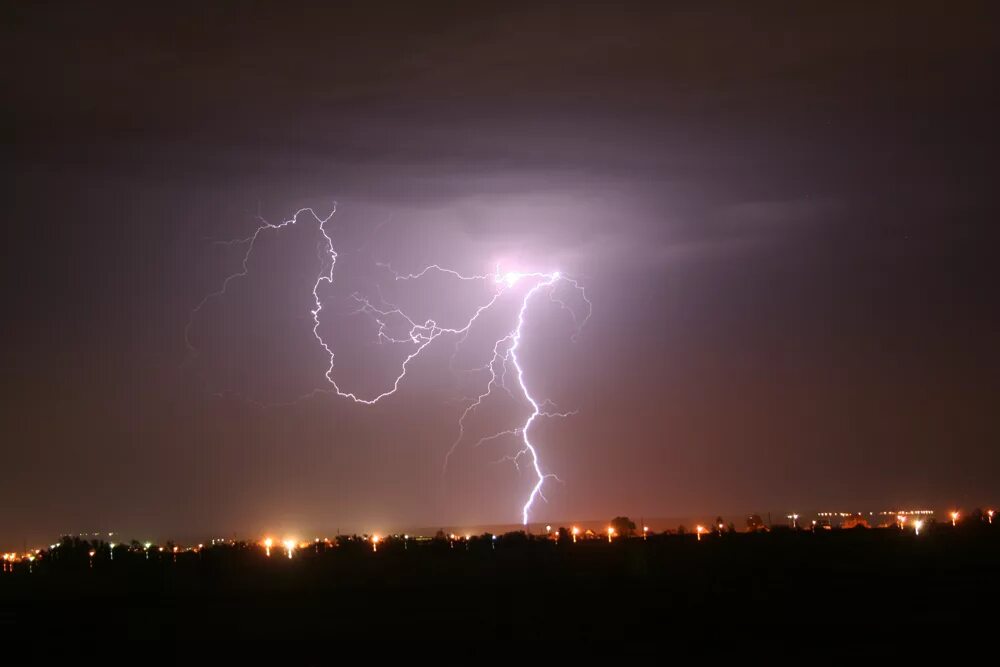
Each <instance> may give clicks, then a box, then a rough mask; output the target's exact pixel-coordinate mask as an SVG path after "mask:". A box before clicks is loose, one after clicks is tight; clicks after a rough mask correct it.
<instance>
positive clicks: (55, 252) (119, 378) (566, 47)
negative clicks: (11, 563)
mask: <svg viewBox="0 0 1000 667" xmlns="http://www.w3.org/2000/svg"><path fill="white" fill-rule="evenodd" d="M418 4H419V6H417V5H418ZM931 6H932V7H933V5H931ZM275 7H276V8H275V9H274V10H272V12H266V11H254V12H251V11H248V10H246V9H244V8H241V7H240V6H239V5H236V4H234V5H231V6H227V5H220V6H218V7H216V8H214V9H204V8H202V7H200V6H198V5H192V6H191V7H189V8H187V9H177V8H173V9H171V10H162V11H152V10H148V9H144V8H141V7H135V6H130V5H127V4H125V5H121V6H118V7H113V6H107V7H104V8H94V7H88V6H84V5H77V4H72V3H69V4H66V5H65V6H59V5H58V4H55V5H50V4H46V5H45V6H23V7H18V8H16V9H11V10H10V12H9V13H10V14H11V17H10V18H11V20H10V22H9V25H8V26H7V27H6V28H5V31H8V32H9V33H10V34H6V35H5V36H4V39H3V40H2V42H3V43H4V45H5V49H6V51H7V55H8V61H9V62H13V61H14V60H15V59H16V62H17V63H18V66H17V67H16V68H14V70H13V71H12V72H11V73H10V76H9V79H10V81H9V84H8V86H7V87H6V88H7V89H8V92H7V98H8V99H7V102H8V103H7V104H6V105H5V108H6V109H7V114H6V115H7V116H8V118H9V121H10V123H9V124H11V125H12V126H13V127H14V128H15V129H16V134H15V137H14V141H13V144H12V146H11V148H10V150H8V151H5V153H6V155H5V158H4V159H5V161H6V162H8V164H7V165H6V166H7V169H6V172H7V173H8V174H11V176H10V186H11V188H10V194H9V195H8V197H6V198H5V202H6V209H5V212H6V225H5V229H6V230H7V234H8V240H7V247H8V249H9V252H8V259H7V261H6V262H5V263H4V265H5V271H6V272H7V274H8V275H6V276H5V280H4V285H5V297H6V298H5V311H6V316H5V318H4V320H5V324H4V327H3V337H4V344H3V346H2V350H3V352H2V354H3V368H4V369H5V377H4V382H3V385H2V386H3V389H2V391H3V401H2V404H3V411H2V420H3V421H2V432H3V441H4V444H3V452H2V454H3V463H2V465H0V505H2V506H3V508H4V511H3V512H2V513H0V541H2V543H3V544H6V543H7V541H10V540H14V541H15V542H18V541H19V540H21V539H28V540H29V541H31V540H36V539H42V540H47V539H49V538H50V537H51V536H53V535H55V534H58V533H62V532H78V531H83V530H115V531H119V532H121V533H125V534H127V535H136V536H140V537H141V536H147V535H148V536H149V537H151V538H167V537H170V536H172V535H181V534H183V535H187V534H195V535H197V534H203V533H206V532H213V531H215V532H221V531H229V532H232V531H234V530H235V531H240V532H241V533H243V534H245V533H246V532H250V531H258V530H263V529H271V528H274V529H287V530H294V531H301V532H302V533H303V534H306V533H309V534H311V531H313V530H323V531H328V532H332V531H333V530H335V529H336V528H338V527H339V528H340V529H342V530H345V531H347V530H358V531H365V530H372V529H376V528H377V529H379V530H386V529H391V528H395V527H407V526H438V525H442V526H448V525H461V524H469V523H487V522H496V523H516V522H517V521H518V520H519V515H518V508H519V505H520V503H519V499H521V498H522V497H523V496H524V494H525V491H526V489H529V488H530V484H531V480H530V479H529V477H528V476H526V475H523V474H521V475H519V474H518V471H517V470H516V469H514V468H513V467H512V466H511V465H509V464H501V465H494V464H492V462H493V461H495V460H497V459H498V458H500V457H502V456H503V455H504V454H507V453H509V452H510V449H511V448H510V446H507V445H509V443H507V445H505V443H502V442H497V443H489V444H484V445H482V446H480V447H472V446H465V447H460V448H458V449H457V450H456V453H455V455H454V456H453V457H452V460H451V462H450V464H449V468H448V471H447V473H446V474H442V471H441V466H442V460H443V457H444V455H445V453H446V452H447V451H448V449H449V447H450V446H451V444H452V442H453V441H454V437H455V432H456V423H457V419H458V416H459V415H460V414H461V412H462V409H463V407H464V405H465V403H464V402H463V397H465V396H469V395H472V396H474V395H475V393H474V392H475V389H476V388H477V386H478V385H477V384H476V382H474V381H473V379H471V378H469V377H467V374H457V375H456V374H454V373H452V372H451V371H450V370H449V362H450V361H451V358H450V357H451V354H452V351H453V349H454V348H453V346H452V345H451V344H443V345H440V346H438V345H436V344H435V345H434V346H431V347H429V348H428V349H427V354H426V355H422V356H421V358H420V359H419V361H418V363H415V364H414V365H413V367H412V371H411V373H412V377H410V378H408V380H410V381H409V382H407V383H405V384H404V385H403V386H402V387H401V389H400V391H399V394H398V396H394V397H393V399H394V400H392V401H386V402H380V403H379V404H378V405H375V406H359V405H354V404H352V403H351V402H350V401H345V400H342V399H341V400H338V399H337V398H336V397H330V396H318V397H316V398H313V399H310V400H307V401H302V402H299V403H297V404H295V405H293V406H290V407H266V408H262V407H258V406H257V405H255V404H254V403H253V402H251V401H247V400H244V399H245V398H250V399H253V401H259V402H265V403H267V402H281V401H285V400H288V399H290V398H294V397H295V396H298V395H301V394H302V393H305V392H308V391H310V390H311V389H313V388H316V387H320V386H323V383H324V382H325V381H324V380H323V377H322V376H323V372H324V371H325V369H326V363H325V361H326V360H325V357H324V353H323V350H322V349H321V348H320V347H318V346H317V344H316V341H315V339H314V338H313V336H312V328H311V327H312V321H311V315H310V309H311V308H312V294H311V288H312V285H313V284H314V282H315V279H316V276H317V274H318V272H319V271H320V270H322V268H323V266H322V261H323V259H322V257H321V253H320V252H318V245H317V244H318V242H319V241H320V240H321V239H320V237H319V236H318V230H317V227H316V226H315V225H312V226H301V227H299V226H297V227H296V228H295V229H288V230H283V231H282V233H280V234H273V235H268V237H267V238H266V239H262V242H261V244H260V245H259V247H258V248H257V252H256V253H255V254H254V256H253V261H252V263H251V264H250V267H249V268H250V272H249V274H248V275H247V276H246V278H245V279H243V280H240V281H238V282H237V283H234V284H233V286H232V289H231V290H229V292H228V294H227V298H226V299H225V300H220V301H217V302H214V303H212V304H211V307H209V308H206V309H205V310H204V311H203V312H201V313H199V317H198V318H197V321H196V323H195V326H194V329H193V333H194V335H195V337H196V338H197V342H198V348H199V353H198V355H197V357H196V358H194V359H192V358H191V357H190V355H189V354H188V350H187V349H186V347H185V344H184V328H185V324H186V322H187V321H188V316H189V313H190V311H191V309H192V308H193V307H194V306H195V305H197V304H198V302H199V301H200V299H201V298H202V297H203V296H204V295H205V294H206V293H208V292H211V291H212V290H214V289H216V288H217V287H218V285H219V284H220V281H221V280H222V279H223V278H224V277H225V276H226V275H228V274H230V273H232V272H234V271H236V270H238V268H239V262H240V258H241V257H240V251H239V249H238V248H237V249H234V248H233V247H232V246H226V245H222V244H219V243H215V241H220V240H227V239H233V238H242V237H245V236H247V235H248V234H249V233H252V231H253V230H254V229H255V228H256V226H257V224H258V222H257V220H256V216H257V214H258V213H260V214H261V215H262V216H263V217H264V218H266V219H268V220H271V221H272V222H273V221H278V220H281V219H284V218H287V217H288V216H289V215H291V214H292V213H294V212H295V211H296V210H298V209H300V208H302V207H304V206H311V207H314V208H315V209H316V210H317V212H326V211H328V210H329V208H330V206H331V204H332V202H333V201H334V200H336V201H337V202H338V209H337V213H336V215H335V217H334V218H333V219H332V220H331V223H330V234H331V238H332V239H333V240H334V242H335V245H336V248H337V251H338V253H339V257H338V260H337V262H338V263H337V267H336V279H335V280H334V283H333V284H332V285H330V286H329V289H328V293H327V294H326V298H328V299H329V307H330V311H329V313H328V314H329V318H324V319H322V321H321V328H322V330H323V333H324V335H325V336H329V338H330V340H332V341H334V342H335V345H336V348H337V352H338V357H337V368H336V374H337V377H338V378H343V381H344V383H345V386H348V387H351V388H352V389H353V388H354V387H358V388H360V389H361V390H370V389H373V388H375V387H378V386H382V385H384V383H385V380H386V378H387V377H389V375H387V374H391V372H392V369H393V368H396V367H398V363H399V359H398V358H397V357H395V356H394V354H395V352H394V351H392V350H389V349H386V348H385V346H381V347H380V346H377V345H375V344H374V343H373V340H374V338H373V336H372V334H373V329H372V324H371V320H370V319H367V318H358V317H356V316H354V315H352V314H351V310H352V309H351V308H350V307H349V306H350V298H349V297H350V295H351V294H353V293H355V292H359V293H363V294H366V295H369V296H372V295H373V294H374V293H375V292H376V290H377V289H383V290H385V293H384V298H385V299H386V300H387V301H389V302H397V301H396V300H398V303H400V304H401V305H402V304H405V305H406V307H407V309H408V310H410V311H412V312H414V313H420V317H421V318H423V317H435V318H441V319H442V321H443V320H444V319H446V318H455V317H458V316H460V315H462V314H463V313H465V314H467V312H468V307H469V305H470V304H474V303H477V302H478V300H479V299H481V298H482V296H483V291H482V287H481V286H478V287H477V286H475V285H472V286H470V285H462V284H455V283H453V282H451V283H450V282H448V281H445V280H443V279H441V277H435V278H429V279H427V280H426V281H422V282H421V283H420V284H419V285H411V284H409V283H408V284H405V285H400V284H394V282H393V281H392V280H391V279H387V275H386V272H385V271H384V269H381V268H380V267H379V263H380V262H381V263H389V264H390V265H391V266H392V267H393V269H395V270H396V271H399V272H401V273H408V272H413V271H417V270H419V269H420V268H422V267H424V266H426V265H428V264H432V263H439V264H441V265H447V266H450V267H453V268H455V269H456V270H459V271H462V272H465V273H483V272H486V271H490V270H492V269H493V267H494V266H495V265H496V263H497V262H500V263H501V265H502V266H504V267H509V270H541V271H553V270H560V271H562V272H564V273H565V274H567V275H571V276H574V277H576V278H578V279H580V280H581V282H582V283H583V284H584V285H586V287H587V290H588V296H589V297H590V299H591V301H592V302H593V307H594V310H593V317H592V319H591V320H590V321H589V322H588V323H587V326H586V327H585V328H584V329H583V330H582V331H581V333H580V335H579V336H577V337H576V338H575V340H573V341H572V342H571V341H570V337H571V336H572V334H573V323H572V321H571V320H570V319H569V318H567V317H566V314H565V312H564V311H561V310H560V309H559V308H556V307H552V308H549V307H546V308H539V309H538V310H537V312H533V313H532V314H531V316H530V318H529V319H528V321H527V322H526V329H525V337H524V342H523V345H524V360H525V368H526V369H530V375H529V379H528V381H529V382H530V384H531V386H532V389H533V390H534V389H536V388H537V392H538V395H539V396H545V397H548V398H551V399H552V400H554V401H556V403H557V404H558V405H559V407H560V409H567V410H578V411H579V413H578V414H577V415H575V416H573V417H572V418H569V419H566V420H553V421H551V422H546V423H544V424H539V426H538V430H537V434H538V435H537V438H538V441H539V442H541V443H543V445H542V447H543V448H544V450H543V457H544V460H545V462H546V465H547V467H548V468H550V469H551V470H552V471H553V472H555V473H557V474H558V475H559V477H560V478H561V479H562V480H563V483H562V484H553V485H552V486H551V487H546V490H547V496H548V500H549V502H548V503H547V504H544V503H543V504H542V505H541V506H539V508H538V512H537V519H538V521H540V522H542V523H544V522H546V521H552V522H556V521H560V520H571V519H573V518H581V519H584V518H606V517H610V516H614V515H616V514H622V513H625V514H630V515H637V516H638V515H645V516H686V515H689V514H692V513H702V512H708V513H712V514H714V513H738V512H743V511H752V510H756V511H766V510H768V509H783V508H791V507H793V506H794V507H797V508H805V507H810V508H823V509H836V510H841V509H843V510H848V511H855V510H857V509H862V508H869V507H870V506H876V507H881V506H889V505H897V504H911V503H915V504H920V505H926V506H931V507H934V508H939V507H941V506H943V505H950V504H959V505H964V504H978V503H983V502H987V501H988V500H989V499H990V498H995V497H996V493H997V491H998V485H997V480H998V479H1000V475H998V472H1000V471H998V464H997V462H996V456H995V453H994V450H995V445H996V443H997V440H998V436H1000V432H998V427H997V422H996V419H995V413H996V410H997V396H1000V381H998V378H1000V358H998V347H997V344H996V341H997V340H1000V326H998V325H1000V319H998V314H997V313H998V311H997V309H996V306H995V305H994V301H995V298H996V295H995V291H996V284H997V281H996V278H995V263H996V262H995V260H994V257H993V255H994V254H995V249H996V247H997V244H996V241H998V240H1000V239H998V237H997V231H996V225H995V222H996V220H997V219H998V216H997V214H998V210H997V208H998V207H997V205H996V199H995V195H994V193H993V190H994V189H995V183H994V181H995V177H994V176H993V174H992V171H993V165H992V162H993V161H994V155H995V147H996V145H997V141H996V139H997V129H996V128H997V125H996V121H995V118H996V116H997V115H998V113H997V112H998V109H997V105H996V103H995V101H994V100H992V99H990V98H989V97H988V91H990V90H991V89H992V87H993V78H994V77H995V73H994V68H995V62H996V56H997V53H996V49H997V47H996V44H997V43H998V40H997V39H996V38H995V35H993V34H991V28H992V26H993V25H994V23H993V22H992V21H990V20H989V17H988V16H987V15H986V13H987V10H986V7H987V5H986V4H983V5H978V4H976V3H967V4H963V5H962V6H961V7H957V8H956V7H949V8H947V9H946V8H944V7H943V6H942V7H938V8H936V9H935V8H931V9H927V8H921V7H919V3H917V5H914V4H913V3H880V4H879V6H878V7H877V8H872V7H866V6H861V5H859V6H850V7H844V6H829V7H823V8H809V9H810V12H814V13H810V14H808V15H806V14H801V15H797V14H796V12H797V11H802V8H801V7H797V6H795V5H791V7H795V9H790V8H788V7H786V8H783V9H780V10H779V9H775V10H773V11H771V10H764V9H760V8H756V9H755V10H753V11H752V10H751V8H750V7H748V6H746V5H745V4H744V3H734V4H733V5H731V6H728V7H726V6H713V8H703V7H701V6H699V5H698V4H697V3H692V4H690V5H686V4H684V3H680V4H678V5H673V7H674V8H673V9H670V10H668V9H664V8H659V9H657V8H653V7H651V6H649V5H648V4H646V3H641V4H636V5H635V6H618V5H615V6H614V7H611V6H605V7H596V6H587V7H580V6H567V8H565V9H564V10H558V9H554V8H550V9H538V8H534V7H533V6H532V5H531V4H525V5H519V4H517V3H514V4H510V3H505V4H504V5H503V8H502V9H497V10H496V11H485V10H483V9H482V8H474V7H472V6H470V7H468V8H461V7H456V6H452V5H445V4H442V5H428V4H426V3H413V6H404V7H402V8H396V7H390V6H388V5H386V6H377V3H361V4H357V5H342V6H339V7H337V8H326V9H308V10H300V11H291V10H289V9H288V8H278V7H277V6H275ZM980 8H983V9H982V11H981V12H980ZM14 54H16V57H15V55H14ZM425 313H426V315H425ZM514 314H515V311H514V304H513V303H508V304H499V308H498V310H497V311H496V313H495V316H494V317H495V319H492V320H490V321H489V322H484V326H483V329H482V331H477V332H473V333H472V334H471V335H470V339H469V340H468V341H467V344H465V345H463V346H462V347H461V348H460V352H459V354H458V355H457V356H456V359H455V365H458V366H460V367H472V366H476V365H481V364H482V363H484V362H485V359H484V358H483V354H485V353H487V352H488V350H484V345H485V344H486V343H488V342H489V340H490V336H494V338H493V340H495V333H496V331H497V330H502V329H503V328H504V326H509V322H510V319H509V318H510V317H511V316H512V315H514ZM505 318H506V319H505ZM505 322H507V323H508V324H505ZM441 342H443V341H441ZM216 392H223V393H225V394H227V396H226V397H224V398H217V397H215V396H214V395H213V394H214V393H216ZM518 409H519V408H518V407H517V406H516V405H514V404H513V402H511V404H504V401H503V400H502V399H500V398H498V399H497V404H496V405H494V406H491V409H490V410H485V411H482V412H481V413H477V414H476V415H475V417H474V419H472V420H471V421H470V424H471V425H472V426H473V428H475V429H476V430H477V431H478V432H481V433H482V434H485V433H487V432H490V431H491V430H497V429H498V428H499V429H502V428H506V427H507V425H509V418H510V416H511V414H514V413H517V410H518ZM520 409H521V410H522V412H523V406H522V407H521V408H520ZM518 414H519V413H518ZM471 444H472V442H469V445H471ZM46 543H48V542H46ZM17 545H18V546H19V543H18V544H17Z"/></svg>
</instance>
